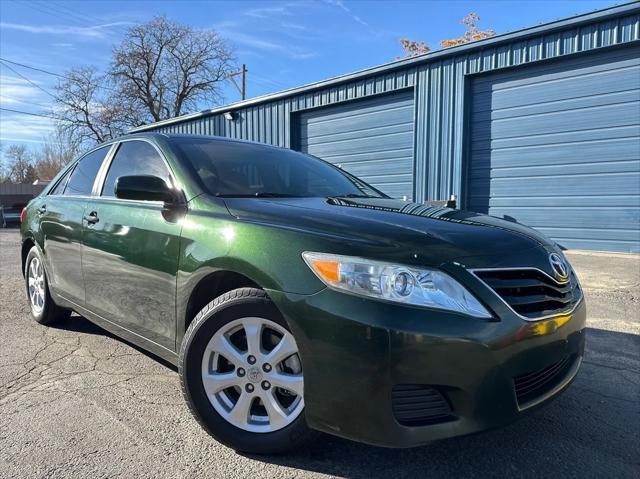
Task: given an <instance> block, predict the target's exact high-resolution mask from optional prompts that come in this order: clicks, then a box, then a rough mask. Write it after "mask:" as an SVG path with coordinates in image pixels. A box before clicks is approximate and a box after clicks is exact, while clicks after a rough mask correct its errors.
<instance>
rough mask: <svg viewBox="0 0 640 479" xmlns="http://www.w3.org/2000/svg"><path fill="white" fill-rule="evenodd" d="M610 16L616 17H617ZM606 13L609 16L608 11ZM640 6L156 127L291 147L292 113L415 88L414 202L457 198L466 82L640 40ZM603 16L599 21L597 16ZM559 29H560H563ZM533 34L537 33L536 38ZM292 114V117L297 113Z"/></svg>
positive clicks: (627, 7)
mask: <svg viewBox="0 0 640 479" xmlns="http://www.w3.org/2000/svg"><path fill="white" fill-rule="evenodd" d="M611 11H615V12H616V15H617V16H616V17H614V18H604V17H610V16H611ZM606 12H608V13H606ZM639 12H640V7H639V5H638V4H634V5H626V6H623V7H615V8H613V9H609V10H607V11H605V13H602V14H598V15H595V17H593V20H592V21H589V22H588V23H580V22H578V24H576V25H571V24H570V22H569V21H567V22H569V23H568V24H567V26H566V27H562V25H561V24H560V25H559V24H556V25H553V24H552V25H551V26H550V27H549V28H547V29H545V27H540V28H542V29H543V30H542V31H541V32H540V33H538V34H535V29H533V30H531V31H527V30H525V31H523V32H519V33H516V34H513V35H512V37H513V38H511V36H507V37H505V38H504V39H497V41H494V42H491V41H489V42H483V43H480V44H478V45H477V46H474V47H472V48H467V49H463V50H462V51H460V53H458V54H456V51H457V50H452V51H451V52H450V53H449V52H447V51H445V52H443V53H436V54H434V55H428V56H426V57H425V58H424V59H418V60H415V61H409V62H406V63H400V64H398V65H393V64H392V65H390V66H385V67H380V68H378V69H377V70H375V71H372V72H370V73H366V72H365V73H362V74H359V75H348V76H347V77H345V79H344V81H342V82H339V83H336V82H328V83H330V85H326V86H323V85H322V84H319V85H317V86H312V87H309V88H307V89H305V90H304V91H302V92H299V93H292V94H291V95H290V96H286V97H284V98H279V99H275V100H270V99H269V98H266V99H265V100H264V101H263V102H261V103H259V104H255V105H251V106H246V107H242V106H241V105H239V106H238V107H234V106H233V105H232V106H230V108H232V109H233V110H234V111H236V112H237V113H238V114H239V118H238V119H237V120H235V121H229V120H226V119H225V118H224V117H223V115H222V112H220V113H216V114H211V115H205V116H199V117H198V118H194V119H187V120H184V121H182V122H178V123H172V124H166V125H158V126H157V127H153V126H152V127H151V128H145V129H155V130H156V131H161V132H175V133H191V134H205V135H220V136H228V137H232V138H242V139H247V140H253V141H260V142H264V143H269V144H273V145H277V146H282V147H287V148H288V147H291V145H292V138H291V131H292V127H291V123H290V122H291V119H292V113H295V112H301V111H304V110H306V109H309V108H317V107H320V106H326V105H331V104H335V103H339V102H342V101H346V100H351V99H355V98H365V97H368V96H371V95H377V94H382V93H389V92H392V91H395V90H399V89H404V88H407V87H414V90H415V104H416V112H415V135H414V142H415V145H414V155H415V173H416V184H415V187H414V188H415V195H414V197H415V199H416V200H418V201H422V200H425V199H443V198H447V197H448V196H449V195H451V194H455V195H458V196H460V195H461V193H462V185H463V158H464V155H465V145H464V143H465V139H464V138H463V130H464V126H465V99H464V97H465V91H466V81H465V78H466V77H467V76H469V75H473V74H475V73H479V72H486V71H491V70H497V69H501V68H507V67H512V66H516V65H524V64H528V63H532V62H537V61H543V60H546V59H551V58H557V57H561V56H564V55H571V54H574V53H578V52H586V51H589V50H596V49H601V48H607V47H610V46H613V45H619V44H623V43H629V42H634V41H638V40H640V14H639ZM598 18H600V19H598ZM561 27H562V28H561ZM532 32H533V33H532ZM293 116H295V115H293Z"/></svg>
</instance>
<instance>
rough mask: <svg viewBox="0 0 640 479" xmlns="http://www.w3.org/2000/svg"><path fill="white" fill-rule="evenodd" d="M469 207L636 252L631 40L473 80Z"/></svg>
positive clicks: (635, 67) (560, 237)
mask: <svg viewBox="0 0 640 479" xmlns="http://www.w3.org/2000/svg"><path fill="white" fill-rule="evenodd" d="M471 97H472V99H471V125H470V126H471V128H470V140H471V144H470V153H471V154H470V160H469V194H468V199H469V208H470V209H472V210H475V211H480V212H488V213H489V214H492V215H495V216H507V217H512V218H515V219H516V220H517V221H519V222H521V223H524V224H526V225H529V226H533V227H535V228H538V229H539V230H540V231H542V232H543V233H545V234H547V235H548V236H550V237H551V238H554V239H555V240H556V241H558V242H559V243H560V244H561V245H563V246H565V247H568V248H581V249H600V250H603V249H604V250H609V251H624V252H640V46H634V47H632V48H625V49H619V50H615V51H609V52H601V53H598V54H594V55H587V56H580V57H577V58H574V59H571V60H568V61H563V62H558V63H556V64H553V65H551V64H549V65H538V66H534V67H529V68H525V69H516V70H513V71H508V72H504V73H499V74H491V75H485V76H481V77H478V78H476V79H475V80H474V81H473V86H472V89H471Z"/></svg>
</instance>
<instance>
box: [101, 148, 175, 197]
mask: <svg viewBox="0 0 640 479" xmlns="http://www.w3.org/2000/svg"><path fill="white" fill-rule="evenodd" d="M133 175H150V176H157V177H158V178H162V179H163V180H164V181H166V182H167V183H168V184H170V183H171V176H170V174H169V169H168V168H167V165H166V164H165V162H164V160H163V159H162V158H161V157H160V155H159V154H158V152H157V151H156V149H155V148H154V147H153V146H151V145H150V144H149V143H147V142H146V141H125V142H123V143H122V144H121V145H120V146H119V147H118V151H117V153H116V156H115V157H114V158H113V161H112V162H111V166H109V173H108V174H107V179H106V180H105V182H104V186H103V188H102V196H115V186H116V180H117V179H118V178H119V177H121V176H133Z"/></svg>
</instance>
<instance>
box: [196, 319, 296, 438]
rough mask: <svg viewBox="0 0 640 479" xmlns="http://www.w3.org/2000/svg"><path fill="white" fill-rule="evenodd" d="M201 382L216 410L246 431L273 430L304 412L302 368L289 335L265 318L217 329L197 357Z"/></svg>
mask: <svg viewBox="0 0 640 479" xmlns="http://www.w3.org/2000/svg"><path fill="white" fill-rule="evenodd" d="M202 384H203V385H204V389H205V391H206V393H207V397H208V398H209V401H210V402H211V405H212V406H213V407H214V408H215V410H216V411H217V412H218V413H219V414H220V415H221V416H222V417H223V418H225V419H226V420H227V421H228V422H229V423H231V424H233V425H234V426H236V427H238V428H240V429H243V430H245V431H249V432H259V433H262V432H273V431H277V430H279V429H282V428H283V427H286V426H288V425H289V424H291V423H292V422H293V421H294V420H295V419H296V418H297V417H298V416H299V415H300V413H301V412H302V410H303V408H304V399H303V397H302V393H303V377H302V365H301V362H300V357H299V356H298V346H297V344H296V341H295V339H294V337H293V335H292V334H291V333H290V332H289V331H287V330H286V329H285V328H283V327H282V326H280V325H279V324H277V323H275V322H273V321H271V320H269V319H266V318H255V317H251V318H241V319H237V320H234V321H232V322H230V323H228V324H226V325H225V326H224V327H223V328H221V329H220V330H218V331H217V332H216V333H215V334H214V335H213V337H212V338H211V340H210V341H209V343H208V344H207V347H206V349H205V351H204V354H203V357H202Z"/></svg>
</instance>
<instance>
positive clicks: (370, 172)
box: [299, 92, 413, 198]
mask: <svg viewBox="0 0 640 479" xmlns="http://www.w3.org/2000/svg"><path fill="white" fill-rule="evenodd" d="M299 131H300V138H299V140H300V142H299V146H300V151H302V152H305V153H309V154H311V155H315V156H318V157H320V158H322V159H324V160H327V161H330V162H331V163H334V164H336V165H339V166H340V167H341V168H344V169H345V170H347V171H349V172H350V173H353V174H354V175H356V176H358V177H360V178H362V179H363V180H365V181H366V182H367V183H370V184H371V185H373V186H375V187H376V188H378V189H380V190H382V191H384V192H385V193H387V194H388V195H390V196H393V197H397V198H401V197H402V196H407V197H408V198H412V196H413V92H409V93H403V94H395V95H392V96H386V95H385V96H382V97H378V98H375V99H371V100H363V101H357V102H349V103H346V104H344V105H340V106H335V107H329V108H323V109H320V110H316V111H313V112H309V113H303V114H301V115H300V130H299Z"/></svg>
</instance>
